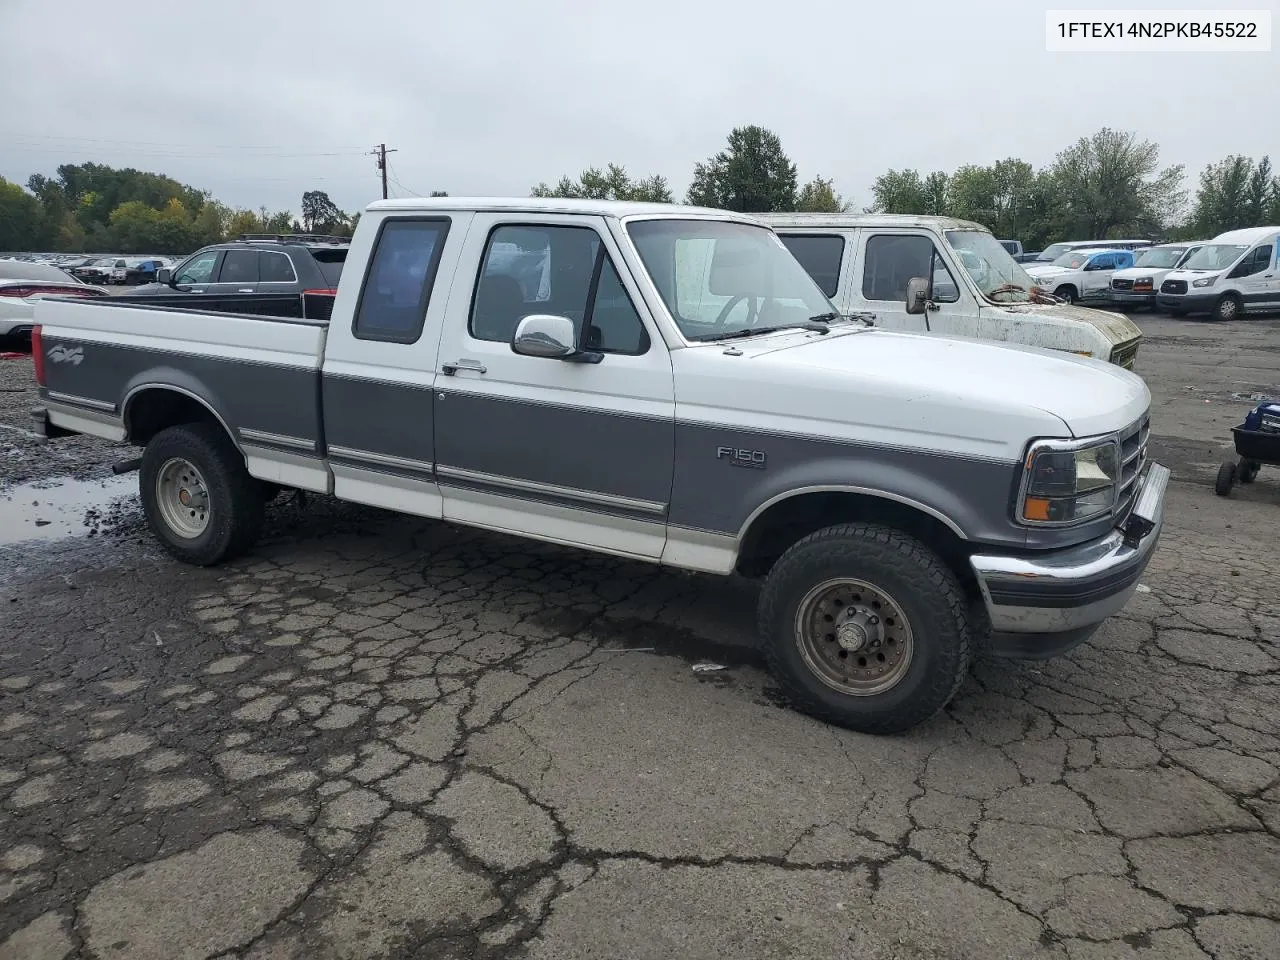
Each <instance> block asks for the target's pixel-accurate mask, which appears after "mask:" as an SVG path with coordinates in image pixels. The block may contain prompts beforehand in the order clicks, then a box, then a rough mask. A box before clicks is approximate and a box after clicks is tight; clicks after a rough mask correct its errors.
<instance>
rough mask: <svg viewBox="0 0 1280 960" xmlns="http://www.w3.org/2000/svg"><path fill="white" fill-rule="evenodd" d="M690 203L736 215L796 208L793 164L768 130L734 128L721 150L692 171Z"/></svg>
mask: <svg viewBox="0 0 1280 960" xmlns="http://www.w3.org/2000/svg"><path fill="white" fill-rule="evenodd" d="M686 199H687V201H688V202H689V203H691V204H695V205H697V206H703V207H718V208H720V209H722V210H735V211H738V212H739V213H770V212H773V211H779V210H783V211H785V210H794V209H795V208H796V165H795V164H794V163H792V162H791V159H790V158H789V157H788V156H787V154H786V152H785V151H784V150H783V149H782V141H781V140H780V139H779V138H778V135H777V134H776V133H774V132H773V131H771V130H766V129H765V128H763V127H759V126H754V125H752V126H747V127H735V128H734V129H733V130H732V131H731V132H730V134H729V140H728V145H727V147H726V148H725V149H724V150H721V151H720V152H719V153H717V154H715V155H714V156H712V157H709V158H708V159H707V160H706V162H705V163H699V164H697V165H695V166H694V169H693V182H692V183H691V184H690V186H689V191H688V194H687V197H686Z"/></svg>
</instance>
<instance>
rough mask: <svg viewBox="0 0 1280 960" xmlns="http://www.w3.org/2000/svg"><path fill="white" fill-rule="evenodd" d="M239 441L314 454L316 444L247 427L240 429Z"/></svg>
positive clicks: (312, 441) (300, 438)
mask: <svg viewBox="0 0 1280 960" xmlns="http://www.w3.org/2000/svg"><path fill="white" fill-rule="evenodd" d="M239 433H240V439H241V440H246V441H248V442H249V443H255V442H256V443H267V444H271V445H272V446H277V447H289V448H291V449H293V450H306V451H308V452H310V453H314V452H315V449H316V442H315V441H314V440H304V439H303V438H302V437H286V436H284V435H283V434H279V433H267V432H266V431H265V430H253V429H250V428H249V427H241V428H240V431H239Z"/></svg>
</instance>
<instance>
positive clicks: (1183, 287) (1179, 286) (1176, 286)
mask: <svg viewBox="0 0 1280 960" xmlns="http://www.w3.org/2000/svg"><path fill="white" fill-rule="evenodd" d="M1160 292H1161V293H1186V292H1187V281H1185V280H1166V281H1165V282H1164V283H1162V284H1160Z"/></svg>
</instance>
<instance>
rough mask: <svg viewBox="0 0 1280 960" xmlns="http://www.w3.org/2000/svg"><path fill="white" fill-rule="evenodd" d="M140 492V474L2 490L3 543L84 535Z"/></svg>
mask: <svg viewBox="0 0 1280 960" xmlns="http://www.w3.org/2000/svg"><path fill="white" fill-rule="evenodd" d="M137 495H138V475H137V474H136V473H126V474H122V475H121V476H118V477H114V476H113V477H110V478H108V479H106V480H71V479H59V480H37V481H34V482H32V483H24V484H22V485H20V486H17V487H10V488H9V489H8V490H5V491H3V492H0V545H4V546H12V545H14V544H21V543H34V542H36V541H50V540H64V539H66V538H67V537H75V536H83V535H84V534H86V533H90V532H91V531H96V530H97V529H99V527H100V526H102V525H103V524H105V523H106V522H108V520H109V519H110V518H109V513H110V512H111V510H112V507H113V506H115V505H116V504H118V503H119V502H120V501H122V500H124V499H125V498H127V497H134V498H136V497H137ZM117 509H119V508H118V507H117Z"/></svg>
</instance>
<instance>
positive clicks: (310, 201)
mask: <svg viewBox="0 0 1280 960" xmlns="http://www.w3.org/2000/svg"><path fill="white" fill-rule="evenodd" d="M346 222H347V215H346V214H345V213H343V212H342V211H341V210H339V209H338V205H337V204H336V203H334V202H333V201H332V200H330V199H329V195H328V194H327V193H325V192H324V191H323V190H308V191H307V192H306V193H304V194H303V195H302V226H303V228H304V229H305V230H306V232H307V233H332V232H333V231H334V230H335V229H336V228H338V227H339V226H341V225H342V224H344V223H346Z"/></svg>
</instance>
